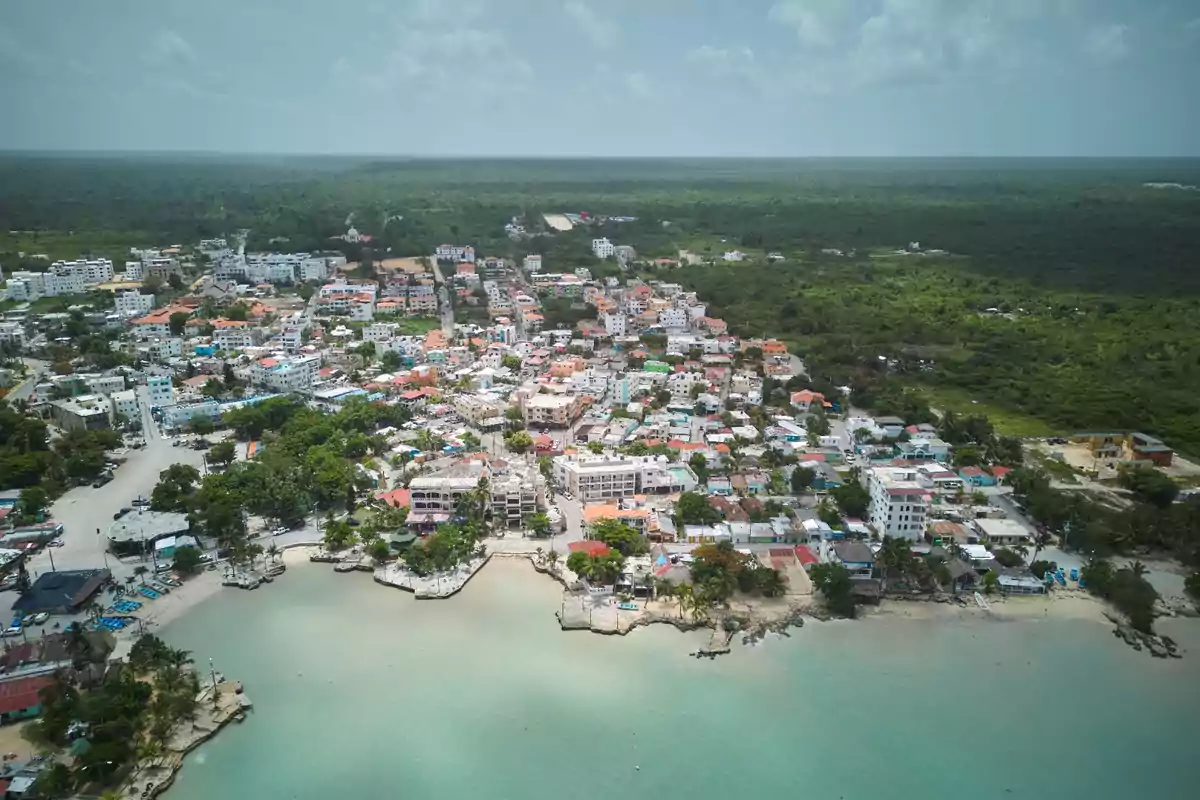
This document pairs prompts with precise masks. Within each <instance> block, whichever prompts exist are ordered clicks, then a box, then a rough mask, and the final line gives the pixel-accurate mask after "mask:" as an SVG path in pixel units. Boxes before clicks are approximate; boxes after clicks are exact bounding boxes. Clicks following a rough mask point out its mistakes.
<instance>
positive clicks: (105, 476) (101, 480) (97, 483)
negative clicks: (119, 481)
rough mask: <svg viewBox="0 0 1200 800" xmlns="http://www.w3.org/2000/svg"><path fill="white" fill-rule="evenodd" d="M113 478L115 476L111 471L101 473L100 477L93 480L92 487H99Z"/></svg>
mask: <svg viewBox="0 0 1200 800" xmlns="http://www.w3.org/2000/svg"><path fill="white" fill-rule="evenodd" d="M112 479H113V476H112V473H111V472H104V473H101V475H100V477H98V478H96V480H94V481H92V488H93V489H99V488H100V487H101V486H103V485H104V484H106V483H108V482H109V481H111V480H112Z"/></svg>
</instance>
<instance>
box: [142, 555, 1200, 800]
mask: <svg viewBox="0 0 1200 800" xmlns="http://www.w3.org/2000/svg"><path fill="white" fill-rule="evenodd" d="M558 596H559V591H558V588H557V586H556V585H555V584H553V583H551V582H550V581H549V580H548V579H545V578H541V577H538V576H535V575H534V574H533V573H532V571H531V570H530V569H529V568H528V566H527V565H524V564H522V563H512V562H507V561H505V560H503V559H495V560H493V562H492V563H491V564H490V565H489V566H488V567H487V568H486V569H485V570H484V571H483V572H482V573H481V574H480V575H479V576H477V577H476V578H475V580H474V581H472V583H471V584H470V585H469V586H468V587H467V589H466V591H465V592H463V593H462V594H460V595H459V596H458V597H456V598H454V599H452V600H449V601H425V602H417V601H415V600H413V599H412V597H411V595H408V594H406V593H403V592H400V591H397V590H389V589H386V588H384V587H380V586H377V585H375V584H373V583H372V582H371V580H370V579H369V577H368V576H366V575H363V574H349V575H334V574H331V573H330V571H329V568H328V566H327V565H307V564H305V565H301V566H298V567H294V568H291V569H289V571H288V573H287V575H286V576H284V578H283V579H282V580H280V581H278V582H276V583H275V584H274V585H272V586H268V587H264V588H263V589H259V590H258V591H255V592H239V591H226V592H222V593H221V594H220V595H218V596H217V597H215V598H213V599H211V600H208V601H207V602H205V603H204V604H202V605H201V606H199V607H198V608H197V609H195V610H194V611H192V612H190V613H189V614H188V615H187V616H185V617H184V618H182V619H180V620H178V621H176V622H174V623H172V624H171V625H170V626H168V627H167V628H166V629H165V632H164V636H165V638H167V639H168V640H169V641H170V642H171V643H172V644H174V645H176V646H180V647H185V648H188V649H190V650H192V651H193V652H194V654H195V657H196V661H197V663H198V664H199V665H200V666H201V667H203V668H204V669H207V663H208V659H209V658H210V657H211V658H213V659H214V660H215V664H216V668H217V669H218V670H220V671H222V672H224V673H225V674H226V675H228V676H230V678H233V679H238V680H242V681H244V682H245V684H246V687H247V694H248V695H249V696H250V697H251V698H252V699H253V700H254V704H255V711H254V713H253V714H252V715H251V716H250V717H249V718H248V719H247V721H246V722H245V723H244V724H243V725H240V726H233V727H231V728H230V729H228V730H226V731H224V732H222V733H221V734H220V735H219V736H218V737H217V738H216V739H214V740H213V741H212V742H210V743H208V744H207V745H205V746H204V747H202V748H201V749H200V750H198V751H197V752H196V753H194V754H193V755H192V756H191V757H189V759H188V761H187V764H186V766H185V767H184V770H183V772H182V773H181V775H180V777H179V780H178V782H177V784H176V786H175V787H174V788H172V789H171V791H170V793H169V794H168V798H169V800H211V798H214V797H222V798H284V799H285V800H286V799H289V798H291V799H294V800H329V798H335V800H343V799H344V800H349V798H390V797H405V798H436V800H458V799H459V798H479V797H488V798H522V799H523V800H539V799H540V798H555V800H558V799H559V798H565V797H583V796H587V797H620V798H655V800H663V799H664V798H674V797H690V798H699V799H700V800H703V799H704V798H726V797H731V796H736V797H739V798H775V797H780V798H782V797H789V798H790V797H808V798H819V799H821V800H824V798H844V799H845V800H852V799H853V798H872V799H877V798H922V800H928V799H930V798H964V797H969V798H1010V797H1043V796H1046V795H1047V794H1048V793H1049V794H1050V795H1051V796H1053V797H1054V798H1055V799H1056V800H1070V799H1071V798H1081V799H1082V798H1087V800H1104V799H1105V798H1114V799H1115V798H1128V797H1135V796H1137V797H1153V798H1176V797H1178V798H1184V797H1193V796H1195V795H1194V794H1193V792H1192V790H1193V789H1194V785H1193V783H1194V781H1195V779H1196V778H1197V776H1198V774H1200V773H1198V770H1197V767H1196V761H1195V756H1194V752H1193V751H1194V742H1195V741H1196V736H1197V734H1198V733H1200V722H1198V720H1200V691H1197V688H1196V678H1197V676H1198V674H1200V673H1198V671H1197V668H1196V666H1195V665H1196V664H1197V663H1200V662H1197V661H1195V660H1194V659H1197V658H1200V653H1193V654H1190V656H1189V658H1188V659H1185V660H1183V661H1171V662H1162V661H1154V660H1151V659H1150V658H1149V657H1148V656H1146V655H1145V654H1142V653H1134V652H1133V651H1131V650H1129V649H1128V648H1126V647H1125V646H1124V645H1121V644H1119V643H1118V642H1116V640H1114V639H1113V638H1112V636H1111V635H1110V634H1109V631H1108V629H1107V628H1105V627H1103V626H1100V625H1097V624H1094V623H1090V622H1079V621H1053V620H1050V621H1047V620H1035V621H1028V622H1025V621H1022V622H1007V623H986V622H974V623H965V622H964V623H953V622H952V623H946V622H944V621H943V622H934V621H920V620H905V619H894V618H893V619H878V620H866V621H862V622H857V623H847V622H841V623H824V624H821V623H813V624H810V625H808V626H806V627H805V628H804V629H802V630H797V631H794V632H793V634H792V636H791V637H790V638H782V637H778V638H771V639H768V640H767V641H765V642H764V643H762V644H760V645H759V646H757V647H754V648H738V649H735V651H734V653H733V654H731V655H729V656H725V657H722V658H719V659H717V660H716V661H708V660H703V661H697V660H696V659H693V658H689V657H688V656H687V654H688V653H689V652H691V651H693V650H695V649H696V647H697V645H699V644H700V643H702V642H704V641H706V638H707V637H706V636H704V635H702V634H688V635H685V634H680V633H678V632H676V631H674V630H673V629H670V628H666V627H661V626H659V627H652V628H647V629H642V630H639V631H636V632H634V633H633V634H632V635H630V636H626V637H602V636H596V635H592V634H589V633H585V632H574V633H563V632H561V631H559V630H558V627H557V624H556V622H555V620H554V616H553V614H554V611H555V609H556V608H557V602H558Z"/></svg>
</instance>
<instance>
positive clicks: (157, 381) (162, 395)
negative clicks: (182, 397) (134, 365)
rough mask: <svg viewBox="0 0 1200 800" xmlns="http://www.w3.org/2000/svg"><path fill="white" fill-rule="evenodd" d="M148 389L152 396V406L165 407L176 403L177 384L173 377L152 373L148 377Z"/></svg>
mask: <svg viewBox="0 0 1200 800" xmlns="http://www.w3.org/2000/svg"><path fill="white" fill-rule="evenodd" d="M146 390H147V393H148V394H149V396H150V407H151V408H164V407H166V406H173V405H175V386H174V384H172V383H171V378H170V377H168V376H165V375H151V376H149V377H148V378H146Z"/></svg>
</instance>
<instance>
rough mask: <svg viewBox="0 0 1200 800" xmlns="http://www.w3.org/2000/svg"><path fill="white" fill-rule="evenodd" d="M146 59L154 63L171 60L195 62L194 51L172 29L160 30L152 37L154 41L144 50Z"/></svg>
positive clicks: (165, 62)
mask: <svg viewBox="0 0 1200 800" xmlns="http://www.w3.org/2000/svg"><path fill="white" fill-rule="evenodd" d="M146 57H147V60H149V61H151V62H152V63H155V64H168V63H171V62H176V63H183V64H195V63H196V51H195V49H193V48H192V46H191V45H190V44H188V41H187V40H186V39H184V38H183V37H182V36H180V35H179V34H178V33H176V32H175V31H172V30H161V31H159V32H158V34H157V35H156V36H155V37H154V42H153V44H151V46H150V49H149V50H147V52H146Z"/></svg>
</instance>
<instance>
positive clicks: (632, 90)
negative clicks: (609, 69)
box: [625, 72, 655, 100]
mask: <svg viewBox="0 0 1200 800" xmlns="http://www.w3.org/2000/svg"><path fill="white" fill-rule="evenodd" d="M625 89H626V90H627V91H628V92H629V96H630V97H632V98H633V99H635V100H650V99H652V98H653V97H654V94H655V92H654V89H653V87H651V85H650V81H649V80H648V79H647V78H646V76H645V75H644V74H643V73H641V72H630V73H627V74H626V75H625Z"/></svg>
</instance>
